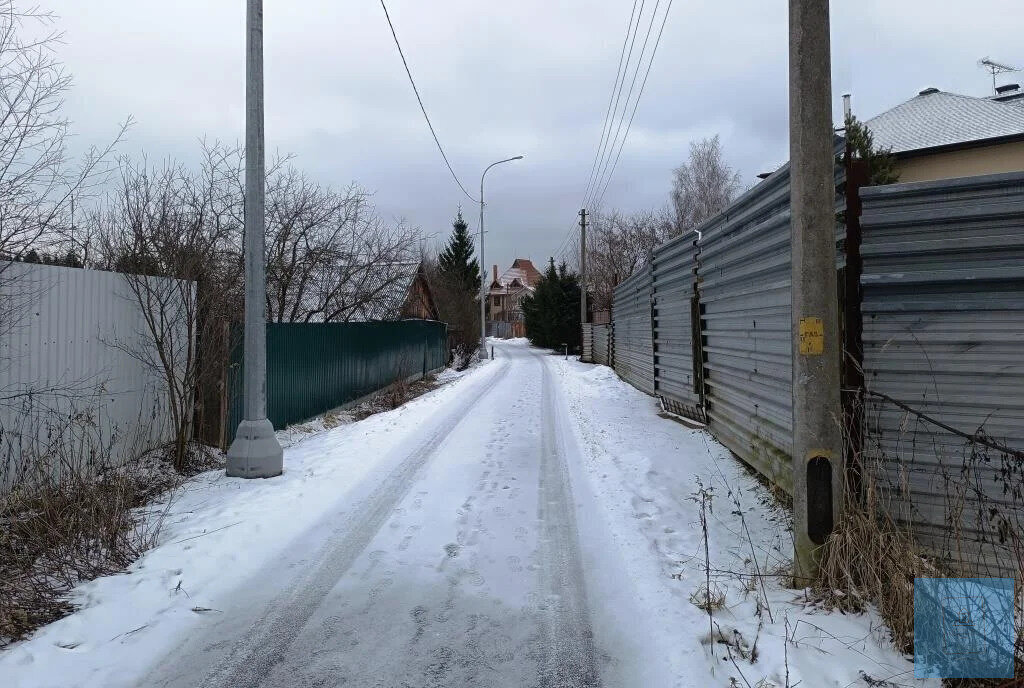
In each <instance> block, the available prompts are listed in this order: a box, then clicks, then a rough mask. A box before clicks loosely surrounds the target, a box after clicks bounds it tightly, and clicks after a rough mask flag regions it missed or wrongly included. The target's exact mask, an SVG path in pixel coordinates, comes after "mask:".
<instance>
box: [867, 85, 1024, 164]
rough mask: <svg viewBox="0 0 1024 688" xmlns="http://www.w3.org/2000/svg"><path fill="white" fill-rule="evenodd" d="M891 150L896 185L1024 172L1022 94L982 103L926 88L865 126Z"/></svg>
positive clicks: (1012, 90)
mask: <svg viewBox="0 0 1024 688" xmlns="http://www.w3.org/2000/svg"><path fill="white" fill-rule="evenodd" d="M865 124H866V125H867V127H868V129H870V130H871V133H872V134H873V135H874V139H875V144H876V145H877V146H878V147H879V148H891V149H892V153H893V155H894V156H895V158H896V164H897V171H898V172H899V175H900V181H901V182H918V181H929V180H935V179H949V178H952V177H971V176H976V175H983V174H996V173H999V172H1017V171H1022V170H1024V91H1021V89H1020V87H1019V86H1017V85H1016V84H1011V85H1009V86H1004V87H1000V88H999V89H997V93H996V94H995V95H993V96H989V97H986V98H976V97H973V96H964V95H960V94H957V93H947V92H945V91H940V90H939V89H937V88H927V89H925V90H923V91H921V92H920V93H918V94H917V95H916V96H914V97H913V98H911V99H910V100H908V101H906V102H904V103H901V104H899V105H897V106H896V107H894V108H892V109H890V110H887V111H885V112H883V113H882V114H880V115H878V116H876V117H872V118H871V119H869V120H867V121H866V122H865Z"/></svg>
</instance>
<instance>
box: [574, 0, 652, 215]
mask: <svg viewBox="0 0 1024 688" xmlns="http://www.w3.org/2000/svg"><path fill="white" fill-rule="evenodd" d="M639 1H640V0H633V11H632V12H630V14H629V23H628V24H627V25H626V35H625V36H624V37H623V39H622V50H621V51H620V52H619V65H618V67H616V68H615V82H614V83H613V84H612V91H611V93H609V94H608V106H607V107H606V108H605V113H604V122H602V124H601V138H600V139H599V140H598V142H597V150H595V151H594V162H593V163H591V165H590V176H589V177H588V179H587V187H586V189H585V190H584V192H583V198H584V200H586V198H587V196H588V195H589V194H590V187H591V185H592V184H593V182H594V172H596V171H597V161H598V158H599V157H600V156H601V151H602V150H603V149H604V142H605V141H604V137H605V134H606V133H609V134H610V133H611V127H609V126H608V124H609V122H610V121H611V114H612V101H613V100H614V99H615V93H616V91H617V90H620V89H619V78H620V74H621V76H623V77H624V76H625V75H626V71H627V70H628V69H629V63H626V69H623V65H622V60H623V58H624V57H625V56H626V45H627V44H628V43H629V35H630V33H631V32H632V31H633V17H635V16H636V6H637V3H638V2H639ZM645 1H646V0H645ZM640 12H641V14H642V13H643V5H641V6H640ZM636 23H637V26H640V18H639V17H637V20H636ZM623 80H624V79H623ZM605 130H607V132H606V131H605Z"/></svg>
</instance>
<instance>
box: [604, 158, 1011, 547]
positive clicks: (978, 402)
mask: <svg viewBox="0 0 1024 688" xmlns="http://www.w3.org/2000/svg"><path fill="white" fill-rule="evenodd" d="M844 177H845V175H844V174H843V171H842V170H841V169H838V168H837V174H836V185H837V189H842V188H843V182H844ZM789 193H790V191H789V171H788V167H784V168H782V169H781V170H779V171H778V172H776V173H775V174H773V175H771V176H770V177H769V178H768V179H767V180H765V181H764V182H762V183H761V184H759V185H757V186H756V187H754V188H753V189H752V190H750V191H749V192H747V193H746V194H745V195H743V196H742V197H741V198H739V199H738V200H737V201H736V202H735V203H734V204H733V205H732V206H730V207H729V208H728V209H727V210H726V211H724V212H722V213H720V214H719V215H717V216H715V217H713V218H711V219H710V220H708V221H707V222H706V223H705V224H704V225H702V226H701V227H699V228H698V232H699V236H700V239H699V241H697V242H694V241H693V239H692V238H681V239H677V240H674V241H672V242H669V243H667V244H665V245H663V246H660V247H658V248H657V249H656V250H655V251H654V256H653V261H652V264H653V266H646V267H645V268H643V269H642V270H641V271H639V272H638V273H637V274H635V275H633V276H632V277H630V278H629V279H628V280H626V281H625V282H623V283H622V284H621V285H619V287H618V288H617V289H616V290H615V295H614V308H613V312H612V328H613V331H614V333H615V336H614V340H615V355H614V360H613V365H614V368H615V370H616V371H617V372H618V373H619V375H620V376H621V377H622V378H623V379H625V380H626V381H627V382H630V383H631V384H633V385H634V386H635V387H637V388H639V389H641V390H643V391H645V392H648V393H652V394H656V395H658V396H659V397H661V399H662V400H663V402H664V404H665V406H666V408H668V409H669V410H676V409H680V408H681V409H683V410H684V412H685V413H687V415H690V416H692V417H701V414H702V412H703V415H704V417H705V418H706V420H707V422H708V423H709V427H710V429H711V430H712V432H713V433H714V434H715V435H716V437H717V438H718V439H719V440H720V441H721V442H722V443H723V444H725V445H726V446H727V447H729V448H730V449H731V450H732V451H733V452H734V453H735V454H737V455H739V456H740V457H741V458H743V459H744V460H745V461H747V462H748V463H749V464H751V465H752V466H753V467H754V468H756V469H757V470H758V471H760V472H761V473H762V474H763V475H765V476H766V477H768V478H769V479H771V480H772V481H773V482H774V483H775V484H777V485H779V486H780V487H782V488H784V489H785V490H786V491H791V489H792V461H791V457H790V455H791V453H792V415H791V397H792V379H791V378H792V361H791V358H792V300H791V289H790V272H791V260H790V259H791V247H790V236H791V233H790V210H789ZM851 193H853V195H852V196H851V199H854V200H856V199H857V195H856V193H855V192H851ZM860 199H861V200H862V201H863V208H864V209H863V216H862V219H861V225H862V226H863V235H864V239H863V245H862V250H861V254H862V257H863V260H864V265H863V274H862V279H861V282H860V284H861V285H862V291H863V294H862V295H861V296H860V297H859V298H861V299H862V301H861V302H860V303H858V302H857V301H856V299H857V298H858V295H857V294H855V293H851V294H848V295H847V294H843V295H841V298H843V299H848V300H849V302H848V303H842V304H840V303H837V304H836V307H837V309H840V308H842V310H843V312H844V314H845V317H846V318H858V316H857V315H856V314H857V313H859V312H860V311H858V310H857V309H856V308H852V307H851V304H852V305H853V306H856V305H860V306H861V307H862V309H863V314H862V316H861V317H860V318H859V320H862V324H863V346H864V350H865V353H864V362H863V367H862V370H863V373H864V376H865V377H866V388H867V395H868V397H867V398H868V400H869V401H868V403H867V407H866V410H865V411H864V417H866V418H867V423H866V425H864V428H863V429H864V432H865V435H864V440H863V442H864V447H865V454H864V458H865V461H867V462H868V463H869V464H872V466H871V467H872V468H873V469H874V470H875V472H874V473H871V474H869V475H871V476H874V475H877V476H878V477H880V478H881V479H882V481H881V482H882V483H884V485H885V487H883V488H882V491H883V492H886V493H887V494H885V495H884V496H885V497H886V501H887V502H888V504H889V505H890V507H891V508H892V509H893V511H894V513H895V515H896V516H897V517H898V518H900V519H901V520H902V521H903V522H906V523H912V524H913V525H914V526H915V528H917V529H918V531H919V532H920V533H921V536H922V539H923V540H924V541H926V542H925V544H928V545H929V546H931V547H932V548H933V549H935V550H939V551H941V552H943V553H948V552H950V550H951V548H953V547H954V546H955V547H958V548H960V550H961V551H963V550H964V542H963V541H964V539H966V540H970V541H972V542H973V543H974V545H972V546H973V548H974V549H973V555H972V556H974V558H975V560H979V558H983V559H985V561H987V562H989V563H992V562H996V561H997V560H998V561H1000V562H1003V563H999V564H998V566H1004V564H1005V561H1006V552H1005V548H1004V549H1003V550H1000V551H1002V552H1003V553H1002V554H1000V553H999V552H995V551H996V550H998V549H999V548H998V547H995V548H992V547H988V548H987V550H986V552H987V553H982V550H983V549H985V548H983V547H981V546H980V545H979V544H978V543H979V542H980V541H982V540H986V541H988V542H989V543H992V542H997V541H999V538H1000V533H996V532H994V531H993V528H997V527H1001V526H998V523H1005V521H1000V520H999V519H1000V518H1003V517H1004V515H1005V514H1006V513H1007V512H1009V511H1012V510H1013V509H1017V510H1020V509H1021V506H1022V501H1024V496H1022V495H1024V493H1021V491H1022V489H1024V485H1022V484H1021V483H1022V482H1024V476H1022V470H1021V468H1020V459H1019V457H1018V458H1016V459H1014V460H1015V461H1017V463H1016V464H1014V465H1008V464H1007V463H1006V461H1005V458H1006V457H1005V452H1003V456H1001V457H997V456H995V455H996V454H999V452H994V453H993V451H987V453H986V452H985V451H982V452H980V456H981V458H979V447H982V449H986V448H987V449H988V450H991V449H992V447H993V446H995V445H992V444H991V442H989V444H988V445H985V443H984V442H979V438H982V439H984V438H986V437H987V438H996V440H997V446H1004V447H1011V448H1014V449H1018V450H1019V449H1021V448H1024V356H1022V355H1021V353H1020V351H1021V348H1020V347H1021V345H1022V343H1024V174H1022V173H1015V174H1005V175H993V176H990V177H975V178H968V179H952V180H943V181H938V182H928V183H918V184H897V185H891V186H886V187H875V188H865V189H861V190H860ZM845 202H846V198H845V197H844V196H840V195H837V199H836V209H837V211H843V210H845ZM851 221H852V222H853V224H851V225H850V226H851V227H857V226H858V225H857V223H856V220H855V219H853V220H851ZM845 231H846V225H845V224H841V223H837V227H836V240H837V265H836V267H837V270H844V269H845V254H844V249H845V240H846V236H845ZM691 236H692V235H691ZM854 236H855V235H853V234H851V237H854ZM851 250H852V249H851ZM851 255H853V254H852V253H851ZM839 283H840V285H842V284H844V280H840V282H839ZM854 284H856V282H854ZM851 291H852V287H851ZM652 304H653V320H652V318H651V316H650V313H651V310H650V309H651V306H652ZM698 314H699V317H698ZM857 324H858V322H854V321H851V322H849V323H846V322H844V326H845V327H848V328H851V329H850V330H848V331H847V335H850V334H851V333H852V338H851V337H844V343H845V344H848V345H850V346H851V347H856V348H859V344H858V343H857V342H858V340H857V337H856V333H857V330H856V329H855V328H856V327H857ZM652 331H653V339H651V338H650V337H651V332H652ZM594 332H595V336H594V339H595V345H594V349H595V353H594V359H595V361H597V360H599V355H598V353H597V349H598V346H597V343H596V342H597V335H596V328H595V330H594ZM851 351H852V352H853V353H852V354H850V355H847V356H844V361H845V363H846V365H847V366H848V368H847V373H849V374H848V375H847V377H846V379H848V380H856V381H857V382H855V383H854V384H857V385H859V379H860V377H859V375H854V374H852V372H859V371H860V370H861V368H857V367H856V366H857V363H856V358H857V355H858V354H857V352H856V351H855V350H854V349H853V348H851ZM695 361H696V362H697V365H694V362H695ZM872 395H874V396H872ZM879 395H883V396H884V397H888V398H889V399H883V398H882V397H881V396H879ZM856 398H857V397H856V396H848V397H847V400H848V401H849V400H850V399H854V400H855V399H856ZM893 400H895V401H896V402H899V403H900V404H902V406H899V405H898V404H897V403H893ZM845 412H846V413H848V414H853V410H851V408H850V407H849V406H848V407H847V409H846V411H845ZM922 414H923V415H922ZM926 416H930V417H932V418H933V419H934V420H937V421H939V422H940V423H945V424H947V425H948V426H950V427H953V428H956V429H959V430H960V431H962V435H956V434H954V433H950V432H947V431H943V430H941V429H940V428H939V426H937V425H935V423H933V422H930V421H928V420H927V418H926ZM851 417H853V415H851ZM855 427H860V426H859V425H857V426H855ZM855 436H856V437H859V433H856V432H855V433H853V434H851V437H855ZM965 462H973V464H972V465H970V466H968V467H967V469H966V472H963V473H961V468H963V467H964V464H965ZM1008 472H1009V473H1012V474H1013V475H1014V476H1016V477H1015V478H1012V479H1013V480H1016V481H1017V482H1016V483H1015V484H1014V485H1012V486H1010V487H1007V477H1006V476H1007V473H1008ZM951 490H952V491H953V494H950V491H951ZM971 490H973V492H971ZM1007 490H1009V493H1010V494H1009V495H1008V494H1007ZM1018 493H1021V494H1018ZM956 505H959V506H958V507H957V506H956ZM955 508H959V509H960V511H956V510H955ZM954 514H959V516H955V515H954ZM1016 518H1019V515H1017V516H1016ZM951 531H953V532H954V533H955V534H956V538H955V539H951V535H950V532H951ZM1002 536H1003V539H1004V540H1005V533H1002ZM967 549H970V547H968V548H967ZM993 552H995V554H993Z"/></svg>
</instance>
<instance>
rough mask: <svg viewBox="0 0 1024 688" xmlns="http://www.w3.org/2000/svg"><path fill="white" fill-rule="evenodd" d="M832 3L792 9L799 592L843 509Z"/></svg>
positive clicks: (805, 2)
mask: <svg viewBox="0 0 1024 688" xmlns="http://www.w3.org/2000/svg"><path fill="white" fill-rule="evenodd" d="M831 64H832V62H831V48H830V43H829V3H828V2H823V1H822V0H790V2H789V105H790V109H789V135H790V143H789V145H790V174H791V190H790V202H791V206H792V251H793V255H792V258H793V260H792V285H793V286H792V290H793V323H792V325H793V334H792V344H793V531H794V532H793V535H794V552H793V582H794V585H795V586H797V587H805V586H807V585H808V584H810V583H811V581H812V580H813V579H814V578H815V577H816V576H817V573H818V565H819V563H820V547H821V545H823V544H824V543H825V541H826V539H827V538H828V536H829V534H830V533H831V532H832V530H833V528H834V526H835V524H836V522H837V521H838V519H839V513H840V509H841V506H842V503H843V486H844V482H845V475H844V469H843V443H842V426H841V422H842V421H841V419H842V405H841V402H840V390H839V384H840V361H841V357H842V349H841V344H840V340H839V322H838V320H839V317H838V306H837V303H838V297H837V291H836V281H837V280H836V218H835V193H836V192H835V172H834V170H835V167H834V165H835V159H834V157H833V155H834V153H833V143H832V141H833V133H834V132H833V127H832V78H831Z"/></svg>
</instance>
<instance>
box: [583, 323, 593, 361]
mask: <svg viewBox="0 0 1024 688" xmlns="http://www.w3.org/2000/svg"><path fill="white" fill-rule="evenodd" d="M593 328H594V326H593V325H591V324H590V323H583V354H582V355H581V356H580V360H581V361H584V362H585V363H593V362H594V329H593Z"/></svg>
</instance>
